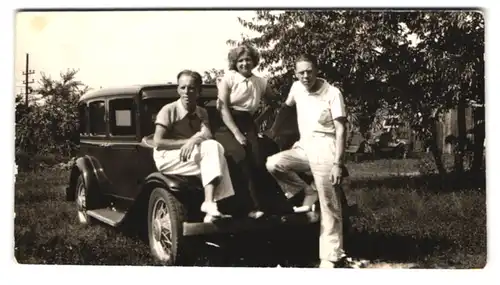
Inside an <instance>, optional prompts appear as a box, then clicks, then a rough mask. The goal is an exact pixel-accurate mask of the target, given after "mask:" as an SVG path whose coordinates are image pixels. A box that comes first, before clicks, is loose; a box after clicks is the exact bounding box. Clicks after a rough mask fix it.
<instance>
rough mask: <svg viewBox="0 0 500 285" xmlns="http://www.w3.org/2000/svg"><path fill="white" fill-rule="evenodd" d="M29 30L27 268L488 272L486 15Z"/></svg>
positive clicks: (368, 13) (237, 17)
mask: <svg viewBox="0 0 500 285" xmlns="http://www.w3.org/2000/svg"><path fill="white" fill-rule="evenodd" d="M14 30H15V32H14V36H15V38H14V52H15V54H14V56H15V59H14V63H15V66H14V81H15V82H14V84H15V87H14V91H15V94H14V96H15V104H14V106H15V167H16V173H15V182H14V190H13V194H14V195H13V196H14V205H13V209H14V222H13V225H14V227H13V233H12V235H13V236H14V240H13V246H14V250H13V253H14V258H15V262H17V263H18V264H30V265H39V264H45V265H131V266H168V267H176V266H182V267H191V266H195V267H200V266H201V267H259V268H260V267H268V268H332V269H337V268H343V269H345V268H350V269H365V268H366V269H369V268H372V269H377V268H384V269H482V268H484V267H485V266H486V264H487V256H488V252H487V251H488V250H487V233H488V234H489V232H488V231H487V222H486V221H487V207H486V201H487V199H486V158H487V156H486V129H485V118H486V117H485V109H486V105H485V65H484V63H485V13H484V11H482V10H480V9H465V8H463V9H402V8H398V9H389V8H385V9H375V8H371V9H368V8H366V9H362V8H352V9H347V8H343V9H339V8H321V9H319V8H314V9H313V8H311V9H305V8H288V9H284V8H283V9H268V8H262V9H257V8H255V9H242V8H241V9H229V8H227V9H163V10H162V9H150V10H146V9H136V10H132V9H130V10H125V9H116V10H112V9H101V10H99V9H90V10H71V9H66V10H47V11H43V10H19V11H17V12H16V14H15V23H14ZM490 80H492V79H491V77H490ZM493 80H494V79H493ZM489 159H492V158H491V156H490V157H489ZM488 218H490V217H488ZM9 231H10V230H9Z"/></svg>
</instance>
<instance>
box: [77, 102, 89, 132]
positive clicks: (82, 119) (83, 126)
mask: <svg viewBox="0 0 500 285" xmlns="http://www.w3.org/2000/svg"><path fill="white" fill-rule="evenodd" d="M87 112H88V108H87V103H84V102H81V103H80V104H78V121H79V125H78V128H79V130H80V135H88V129H87V127H88V123H87V120H88V113H87Z"/></svg>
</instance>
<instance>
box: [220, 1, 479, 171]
mask: <svg viewBox="0 0 500 285" xmlns="http://www.w3.org/2000/svg"><path fill="white" fill-rule="evenodd" d="M239 21H240V23H241V24H242V25H243V26H244V27H246V28H248V29H250V30H253V31H256V32H259V33H260V35H259V36H257V37H252V38H249V37H243V38H242V39H241V40H240V41H234V40H229V41H228V43H229V44H232V45H235V44H239V43H250V44H252V45H254V46H256V47H257V48H259V49H260V50H261V55H262V63H261V65H260V68H261V69H264V68H267V69H268V70H269V72H270V73H271V75H272V78H271V80H270V82H271V84H273V85H274V88H275V90H277V91H278V92H279V91H281V92H280V93H281V94H282V96H283V95H284V94H286V92H287V90H288V89H289V87H290V85H291V82H292V81H293V72H292V71H293V60H294V58H296V57H297V56H298V55H299V54H301V53H311V54H314V55H316V56H317V57H318V61H319V62H318V64H319V69H320V76H321V77H323V78H325V79H326V80H327V81H329V82H330V83H332V84H334V85H336V86H337V87H339V88H340V89H341V91H342V92H343V94H344V96H345V97H346V104H347V107H348V111H349V113H351V114H360V116H362V117H365V116H368V117H371V118H372V119H373V114H375V113H376V112H375V111H376V110H377V109H379V108H380V107H382V106H385V105H389V106H392V107H393V109H394V111H395V112H398V113H400V114H401V116H402V117H404V118H406V119H408V120H410V121H411V123H412V125H413V126H414V127H415V130H416V131H418V133H419V134H420V135H422V136H423V137H424V138H425V139H427V140H429V141H431V142H433V145H434V147H433V148H432V149H433V154H434V158H435V161H436V165H437V168H438V170H439V172H440V173H444V172H445V169H444V167H443V165H442V162H441V151H440V150H439V148H438V147H437V144H436V129H435V127H436V122H437V120H438V119H439V115H440V114H441V113H442V112H443V111H445V110H447V109H450V108H452V107H454V106H456V105H457V104H462V105H463V103H464V102H467V101H468V100H470V99H475V100H478V101H481V100H484V72H483V68H484V67H483V66H484V59H483V53H484V40H483V39H484V38H483V35H484V24H483V18H482V16H481V14H479V13H474V12H460V13H457V12H400V11H398V12H378V11H377V12H375V11H297V10H295V11H285V12H283V13H280V14H275V13H272V12H271V11H258V12H257V14H256V17H254V18H252V19H251V20H250V21H246V20H243V19H239ZM412 34H415V35H416V36H418V38H417V39H418V40H420V42H419V43H418V44H415V42H413V41H411V40H410V37H409V36H410V35H412ZM291 47H293V48H291ZM459 164H460V163H457V167H458V165H459Z"/></svg>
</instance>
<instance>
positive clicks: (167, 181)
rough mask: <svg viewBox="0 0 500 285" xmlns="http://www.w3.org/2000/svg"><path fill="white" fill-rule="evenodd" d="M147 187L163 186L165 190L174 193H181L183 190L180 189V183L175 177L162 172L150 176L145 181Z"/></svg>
mask: <svg viewBox="0 0 500 285" xmlns="http://www.w3.org/2000/svg"><path fill="white" fill-rule="evenodd" d="M144 184H145V185H152V184H156V185H161V186H162V187H164V188H165V189H167V190H169V191H172V192H179V191H180V190H181V189H178V187H177V185H178V181H177V180H175V178H174V177H171V176H165V175H163V174H162V173H161V172H153V173H151V174H149V175H148V176H147V177H146V179H145V180H144Z"/></svg>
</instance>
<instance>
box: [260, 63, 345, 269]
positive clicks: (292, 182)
mask: <svg viewBox="0 0 500 285" xmlns="http://www.w3.org/2000/svg"><path fill="white" fill-rule="evenodd" d="M317 73H318V65H317V61H316V58H315V57H313V56H311V55H302V56H300V57H299V58H297V60H296V62H295V74H296V76H297V78H298V81H296V82H295V83H293V85H292V87H291V89H290V92H289V94H288V98H287V99H286V102H285V104H286V105H287V106H293V105H296V107H297V123H298V128H299V133H300V139H299V140H298V141H297V142H296V143H295V144H294V145H293V146H292V148H291V149H289V150H285V151H282V152H279V153H277V154H275V155H273V156H270V157H269V158H268V159H267V162H266V167H267V170H268V171H269V172H270V173H271V175H272V176H273V177H274V178H275V179H276V180H277V181H278V183H279V184H280V186H281V188H282V189H283V190H284V191H285V195H286V196H287V198H291V197H293V196H294V195H295V194H297V193H298V192H299V191H301V190H302V189H304V191H305V194H306V195H305V198H304V203H303V205H302V207H298V208H295V211H296V212H302V211H309V210H311V208H312V205H313V204H314V203H315V202H316V201H317V200H318V198H319V205H320V211H321V222H320V223H321V231H320V238H319V258H320V261H321V263H320V267H321V268H334V267H345V263H346V262H347V261H346V255H345V253H344V245H343V232H342V228H343V227H342V202H341V199H342V197H343V196H342V195H343V193H341V191H342V189H341V187H340V185H341V182H342V178H343V175H347V169H346V168H345V166H344V165H343V156H344V150H345V137H346V110H345V106H344V98H343V96H342V94H341V92H340V90H339V89H338V88H336V87H334V86H332V85H330V84H329V83H328V82H326V80H324V79H322V78H318V77H317ZM309 170H310V171H311V172H312V175H313V177H314V185H315V186H316V187H315V188H317V189H314V187H312V186H310V185H307V184H306V183H305V182H304V181H303V180H302V179H301V178H300V177H299V176H298V175H297V173H296V172H307V171H309Z"/></svg>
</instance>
